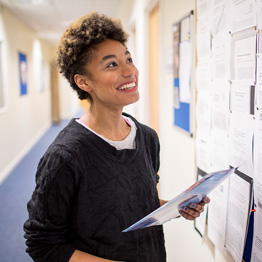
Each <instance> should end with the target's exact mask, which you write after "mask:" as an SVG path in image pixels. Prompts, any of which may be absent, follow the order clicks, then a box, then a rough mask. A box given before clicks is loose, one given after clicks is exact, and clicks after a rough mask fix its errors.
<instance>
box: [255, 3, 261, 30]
mask: <svg viewBox="0 0 262 262" xmlns="http://www.w3.org/2000/svg"><path fill="white" fill-rule="evenodd" d="M256 4H257V7H256V10H257V27H258V28H259V29H262V0H256Z"/></svg>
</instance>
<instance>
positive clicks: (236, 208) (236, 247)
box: [226, 174, 250, 262]
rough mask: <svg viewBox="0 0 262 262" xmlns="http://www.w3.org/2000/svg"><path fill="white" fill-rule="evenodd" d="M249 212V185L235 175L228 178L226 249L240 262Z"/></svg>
mask: <svg viewBox="0 0 262 262" xmlns="http://www.w3.org/2000/svg"><path fill="white" fill-rule="evenodd" d="M249 212H250V183H249V182H247V181H246V180H244V179H243V178H241V177H240V176H238V175H236V174H232V175H231V177H230V184H229V194H228V212H227V229H226V249H227V250H228V251H229V252H230V253H231V255H232V256H233V258H234V260H235V261H236V262H242V256H243V251H244V244H245V240H246V233H247V226H248V224H247V222H248V218H249Z"/></svg>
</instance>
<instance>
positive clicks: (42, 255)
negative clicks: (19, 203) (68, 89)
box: [24, 13, 209, 262]
mask: <svg viewBox="0 0 262 262" xmlns="http://www.w3.org/2000/svg"><path fill="white" fill-rule="evenodd" d="M126 41H127V35H126V33H125V32H124V31H123V29H122V26H121V24H120V22H118V21H115V20H113V19H111V18H109V17H106V16H104V15H100V14H97V13H92V14H90V15H86V16H83V17H81V18H80V19H78V20H77V21H75V22H74V23H73V24H71V25H70V26H69V28H68V29H67V30H66V32H65V33H64V34H63V36H62V38H61V40H60V43H59V45H58V64H59V66H60V69H61V73H63V75H64V76H65V77H66V78H67V79H68V81H69V83H70V85H71V86H72V88H73V89H74V90H75V91H76V92H77V94H78V97H79V99H88V100H89V101H90V103H91V106H90V110H89V111H88V112H86V113H85V114H84V115H83V116H82V117H81V118H80V119H72V120H71V122H70V123H69V124H68V126H67V127H66V128H65V129H64V130H62V132H61V133H60V134H59V135H58V137H57V138H56V139H55V141H54V142H53V143H52V144H51V146H50V147H49V148H48V150H47V152H46V153H45V155H44V156H43V157H42V159H41V160H40V163H39V166H38V169H37V174H36V182H37V185H36V189H35V191H34V193H33V195H32V198H31V200H30V201H29V203H28V211H29V219H28V220H27V221H26V222H25V225H24V229H25V232H26V233H25V238H26V239H27V241H26V243H27V246H28V248H27V252H28V253H29V254H30V256H31V257H32V258H33V259H34V261H41V262H42V261H45V262H47V261H48V262H52V261H55V262H60V261H61V262H65V261H70V262H75V261H77V262H81V261H86V262H88V261H90V262H92V261H93V262H95V261H97V262H99V261H132V262H137V261H143V262H144V261H150V262H154V261H155V262H164V261H166V253H165V247H164V235H163V229H162V226H155V227H149V228H146V229H143V230H137V231H133V232H128V233H121V232H122V230H124V229H125V228H127V227H128V226H130V225H131V224H133V223H134V222H136V221H137V220H139V219H141V218H142V217H144V216H145V215H147V214H148V213H150V212H152V211H153V210H155V209H156V208H158V207H159V206H160V205H162V204H164V203H165V202H166V201H163V200H159V198H158V194H157V189H156V187H157V182H158V179H159V177H158V175H157V172H158V169H159V142H158V137H157V134H156V132H155V131H153V130H152V129H151V128H149V127H147V126H145V125H142V124H140V123H139V122H138V121H137V120H136V119H134V118H133V117H132V116H130V115H127V114H124V113H122V111H123V107H124V106H126V105H129V104H132V103H134V102H136V101H137V100H138V99H139V92H138V70H137V68H136V67H135V65H134V64H133V61H132V57H131V54H130V52H129V51H128V50H127V48H126ZM208 201H209V199H208V198H206V202H208ZM204 205H205V202H204V201H202V202H201V203H200V204H195V206H194V209H191V208H187V209H186V210H183V211H181V214H182V216H184V217H185V218H186V219H190V220H192V219H195V218H196V217H197V216H199V214H200V212H202V211H203V206H204Z"/></svg>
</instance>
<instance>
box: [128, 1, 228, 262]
mask: <svg viewBox="0 0 262 262" xmlns="http://www.w3.org/2000/svg"><path fill="white" fill-rule="evenodd" d="M152 2H155V1H147V0H144V1H142V0H137V1H136V3H135V5H134V9H133V16H132V17H131V19H130V25H131V26H132V25H133V24H134V22H133V21H135V26H136V32H137V34H136V54H137V55H138V61H136V62H137V66H138V68H139V70H140V82H139V88H140V93H141V99H140V105H138V110H139V114H138V118H139V120H140V121H146V122H147V121H148V119H149V111H148V108H149V101H148V99H147V98H146V96H147V94H148V92H149V84H148V72H147V69H146V68H145V67H147V61H148V54H147V52H148V48H147V46H148V45H147V33H148V29H147V19H148V12H149V10H150V8H149V7H150V6H152ZM159 4H160V35H161V38H160V72H159V74H160V77H159V79H160V83H159V87H160V97H159V99H160V142H161V168H160V176H161V180H160V181H161V182H160V197H161V198H163V199H167V200H168V199H171V198H173V197H174V196H175V195H177V194H179V193H181V192H182V191H183V190H184V189H185V188H187V187H188V186H189V185H190V184H192V183H194V182H195V181H196V175H195V143H194V138H190V137H189V136H187V135H185V134H184V133H183V132H181V131H180V130H178V129H176V128H175V127H174V125H173V120H174V116H173V92H172V90H173V75H172V70H171V66H170V61H171V60H170V55H171V53H172V25H173V24H174V23H175V22H176V21H178V20H179V19H181V18H182V17H183V16H184V15H186V14H187V13H188V12H189V11H190V10H194V9H195V0H184V1H179V0H160V1H159ZM141 78H142V80H141ZM144 108H147V109H144ZM141 115H143V116H141ZM164 230H165V237H166V248H167V255H168V260H167V261H168V262H192V261H194V262H198V261H199V262H200V261H201V262H202V261H208V262H212V261H214V262H224V261H228V262H229V261H233V259H232V258H231V256H230V255H229V254H224V255H223V254H222V253H220V251H219V250H218V249H217V248H216V247H215V246H214V245H213V244H212V243H211V241H210V240H209V239H208V238H207V236H206V235H205V236H204V238H201V237H200V235H198V233H197V232H196V231H195V229H194V224H193V222H191V221H186V220H185V219H182V218H180V219H177V220H173V221H171V222H168V223H166V224H165V226H164Z"/></svg>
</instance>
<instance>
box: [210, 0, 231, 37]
mask: <svg viewBox="0 0 262 262" xmlns="http://www.w3.org/2000/svg"><path fill="white" fill-rule="evenodd" d="M211 2H212V13H213V15H212V17H213V23H212V25H213V27H212V35H213V36H215V35H217V34H219V33H220V32H227V33H228V31H229V16H228V11H229V10H228V9H229V1H227V0H220V1H211Z"/></svg>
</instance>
